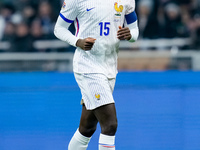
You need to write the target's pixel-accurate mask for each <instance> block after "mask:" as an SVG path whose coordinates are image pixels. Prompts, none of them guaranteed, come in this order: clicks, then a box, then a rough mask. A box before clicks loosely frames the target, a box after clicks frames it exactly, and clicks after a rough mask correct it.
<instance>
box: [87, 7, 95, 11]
mask: <svg viewBox="0 0 200 150" xmlns="http://www.w3.org/2000/svg"><path fill="white" fill-rule="evenodd" d="M94 8H95V7H92V8H90V9H88V8H87V11H90V10H92V9H94Z"/></svg>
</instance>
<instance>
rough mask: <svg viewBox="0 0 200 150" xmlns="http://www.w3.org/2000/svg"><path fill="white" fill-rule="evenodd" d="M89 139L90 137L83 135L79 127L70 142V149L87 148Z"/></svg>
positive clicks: (82, 149) (84, 149) (81, 149)
mask: <svg viewBox="0 0 200 150" xmlns="http://www.w3.org/2000/svg"><path fill="white" fill-rule="evenodd" d="M89 141H90V138H88V137H85V136H83V135H82V134H81V133H80V132H79V130H78V129H77V131H76V132H75V133H74V136H73V137H72V139H71V141H70V143H69V146H68V150H86V149H87V147H88V143H89Z"/></svg>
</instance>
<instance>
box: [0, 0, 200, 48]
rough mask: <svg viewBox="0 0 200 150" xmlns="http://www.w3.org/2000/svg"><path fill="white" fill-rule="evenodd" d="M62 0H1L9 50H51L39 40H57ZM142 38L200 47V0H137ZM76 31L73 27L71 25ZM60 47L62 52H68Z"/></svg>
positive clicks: (1, 37) (0, 33)
mask: <svg viewBox="0 0 200 150" xmlns="http://www.w3.org/2000/svg"><path fill="white" fill-rule="evenodd" d="M62 2H63V0H49V1H48V0H15V1H13V0H0V42H1V41H8V42H10V43H11V46H10V48H9V49H8V50H6V51H8V52H16V51H17V52H48V51H58V49H36V48H35V47H34V46H33V43H34V42H35V41H37V40H52V39H56V37H55V36H54V34H53V29H54V25H55V22H56V20H57V16H58V14H59V11H60V8H61V5H62ZM136 11H137V14H138V20H139V28H140V37H139V38H140V39H158V38H177V37H180V38H182V37H183V38H186V37H190V38H191V39H192V44H191V45H190V46H189V47H187V48H188V49H200V0H136ZM71 30H72V32H73V30H74V28H73V26H72V27H71ZM67 50H68V49H65V48H64V49H60V50H59V51H67Z"/></svg>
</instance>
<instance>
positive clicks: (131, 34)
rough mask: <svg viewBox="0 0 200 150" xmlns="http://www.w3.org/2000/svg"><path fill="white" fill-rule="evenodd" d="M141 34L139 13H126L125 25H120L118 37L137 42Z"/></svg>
mask: <svg viewBox="0 0 200 150" xmlns="http://www.w3.org/2000/svg"><path fill="white" fill-rule="evenodd" d="M138 36H139V29H138V22H137V15H136V13H135V11H133V12H131V13H130V14H128V15H125V27H124V28H122V27H121V26H119V30H118V32H117V37H118V39H120V40H128V41H129V42H135V41H136V40H137V39H138Z"/></svg>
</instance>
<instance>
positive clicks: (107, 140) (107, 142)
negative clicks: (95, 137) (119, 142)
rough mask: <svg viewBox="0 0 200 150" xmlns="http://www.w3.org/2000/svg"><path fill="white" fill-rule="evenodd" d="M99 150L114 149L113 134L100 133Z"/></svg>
mask: <svg viewBox="0 0 200 150" xmlns="http://www.w3.org/2000/svg"><path fill="white" fill-rule="evenodd" d="M99 150H115V136H108V135H104V134H100V136H99Z"/></svg>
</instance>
